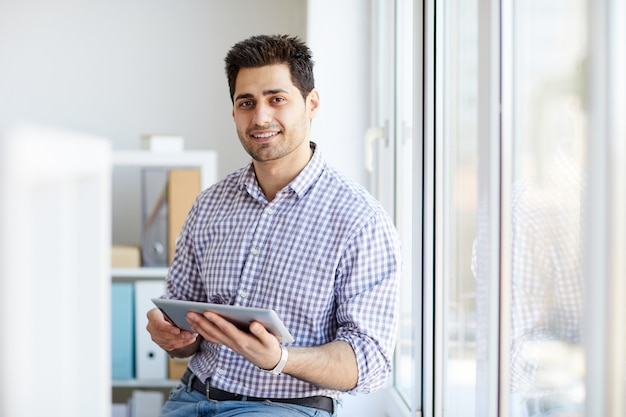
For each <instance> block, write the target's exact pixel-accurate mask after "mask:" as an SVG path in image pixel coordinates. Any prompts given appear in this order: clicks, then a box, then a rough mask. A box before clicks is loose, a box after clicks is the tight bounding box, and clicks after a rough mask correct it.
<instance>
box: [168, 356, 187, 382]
mask: <svg viewBox="0 0 626 417" xmlns="http://www.w3.org/2000/svg"><path fill="white" fill-rule="evenodd" d="M188 364H189V358H168V360H167V377H168V378H169V379H175V380H178V379H181V378H182V377H183V373H185V369H187V365H188Z"/></svg>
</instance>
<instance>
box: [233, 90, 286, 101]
mask: <svg viewBox="0 0 626 417" xmlns="http://www.w3.org/2000/svg"><path fill="white" fill-rule="evenodd" d="M278 93H287V94H288V93H289V92H288V91H287V90H285V89H284V88H273V89H271V90H265V91H263V95H264V96H271V95H272V94H278ZM247 98H254V95H252V94H250V93H242V94H239V95H237V96H236V97H235V100H241V99H247Z"/></svg>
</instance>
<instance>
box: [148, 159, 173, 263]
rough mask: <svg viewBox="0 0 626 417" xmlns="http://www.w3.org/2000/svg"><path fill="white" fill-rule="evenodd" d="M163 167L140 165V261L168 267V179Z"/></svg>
mask: <svg viewBox="0 0 626 417" xmlns="http://www.w3.org/2000/svg"><path fill="white" fill-rule="evenodd" d="M168 172H169V171H168V170H167V169H165V168H143V169H142V171H141V173H142V177H141V186H142V191H141V193H142V201H141V206H142V217H143V233H142V236H141V261H142V265H143V266H152V267H162V266H167V260H168V259H167V255H168V248H167V241H168V239H167V213H168V210H169V208H168V207H167V181H168Z"/></svg>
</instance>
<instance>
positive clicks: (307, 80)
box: [224, 35, 315, 101]
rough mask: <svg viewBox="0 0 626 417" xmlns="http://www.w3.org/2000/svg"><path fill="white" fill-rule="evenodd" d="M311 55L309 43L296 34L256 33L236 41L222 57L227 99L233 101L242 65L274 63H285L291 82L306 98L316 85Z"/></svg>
mask: <svg viewBox="0 0 626 417" xmlns="http://www.w3.org/2000/svg"><path fill="white" fill-rule="evenodd" d="M312 56H313V55H312V53H311V50H310V49H309V47H308V46H306V44H305V43H304V42H302V41H301V40H300V39H298V38H297V37H296V36H288V35H258V36H252V37H250V38H248V39H246V40H243V41H241V42H238V43H237V44H235V45H234V46H233V47H232V48H231V49H230V51H229V52H228V54H227V55H226V58H225V59H224V61H225V62H226V77H227V78H228V87H229V88H230V99H231V100H232V101H234V96H235V81H236V80H237V74H239V70H240V69H241V68H255V67H263V66H266V65H274V64H286V65H287V66H288V67H289V73H290V74H291V82H293V85H295V86H296V87H297V88H298V90H300V93H301V94H302V97H303V98H304V99H306V97H307V96H308V95H309V93H310V92H311V90H313V88H315V80H314V77H313V59H312Z"/></svg>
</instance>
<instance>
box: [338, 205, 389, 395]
mask: <svg viewBox="0 0 626 417" xmlns="http://www.w3.org/2000/svg"><path fill="white" fill-rule="evenodd" d="M400 269H401V257H400V244H399V239H398V234H397V231H396V229H395V227H394V226H393V223H392V222H391V219H389V218H388V217H387V216H386V215H384V214H383V213H378V214H377V215H376V216H374V217H373V218H372V219H371V221H369V222H368V223H367V224H365V225H364V226H363V227H362V228H361V229H360V230H358V232H357V233H356V234H355V236H354V237H353V239H351V241H350V242H349V244H348V246H347V249H346V251H345V253H344V256H343V257H342V260H341V262H340V265H339V270H338V285H337V287H336V295H335V296H336V300H337V321H338V332H337V339H338V340H343V341H346V342H347V343H349V344H350V345H351V346H352V348H353V349H354V352H355V355H356V361H357V366H358V373H359V377H358V382H357V385H356V386H355V388H354V389H353V390H351V392H352V393H370V392H373V391H375V390H377V389H379V388H380V387H382V386H383V385H384V384H385V382H386V380H387V378H388V377H389V375H390V374H391V370H392V358H393V351H394V347H395V343H396V339H397V333H398V315H399V309H398V286H399V275H400Z"/></svg>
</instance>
